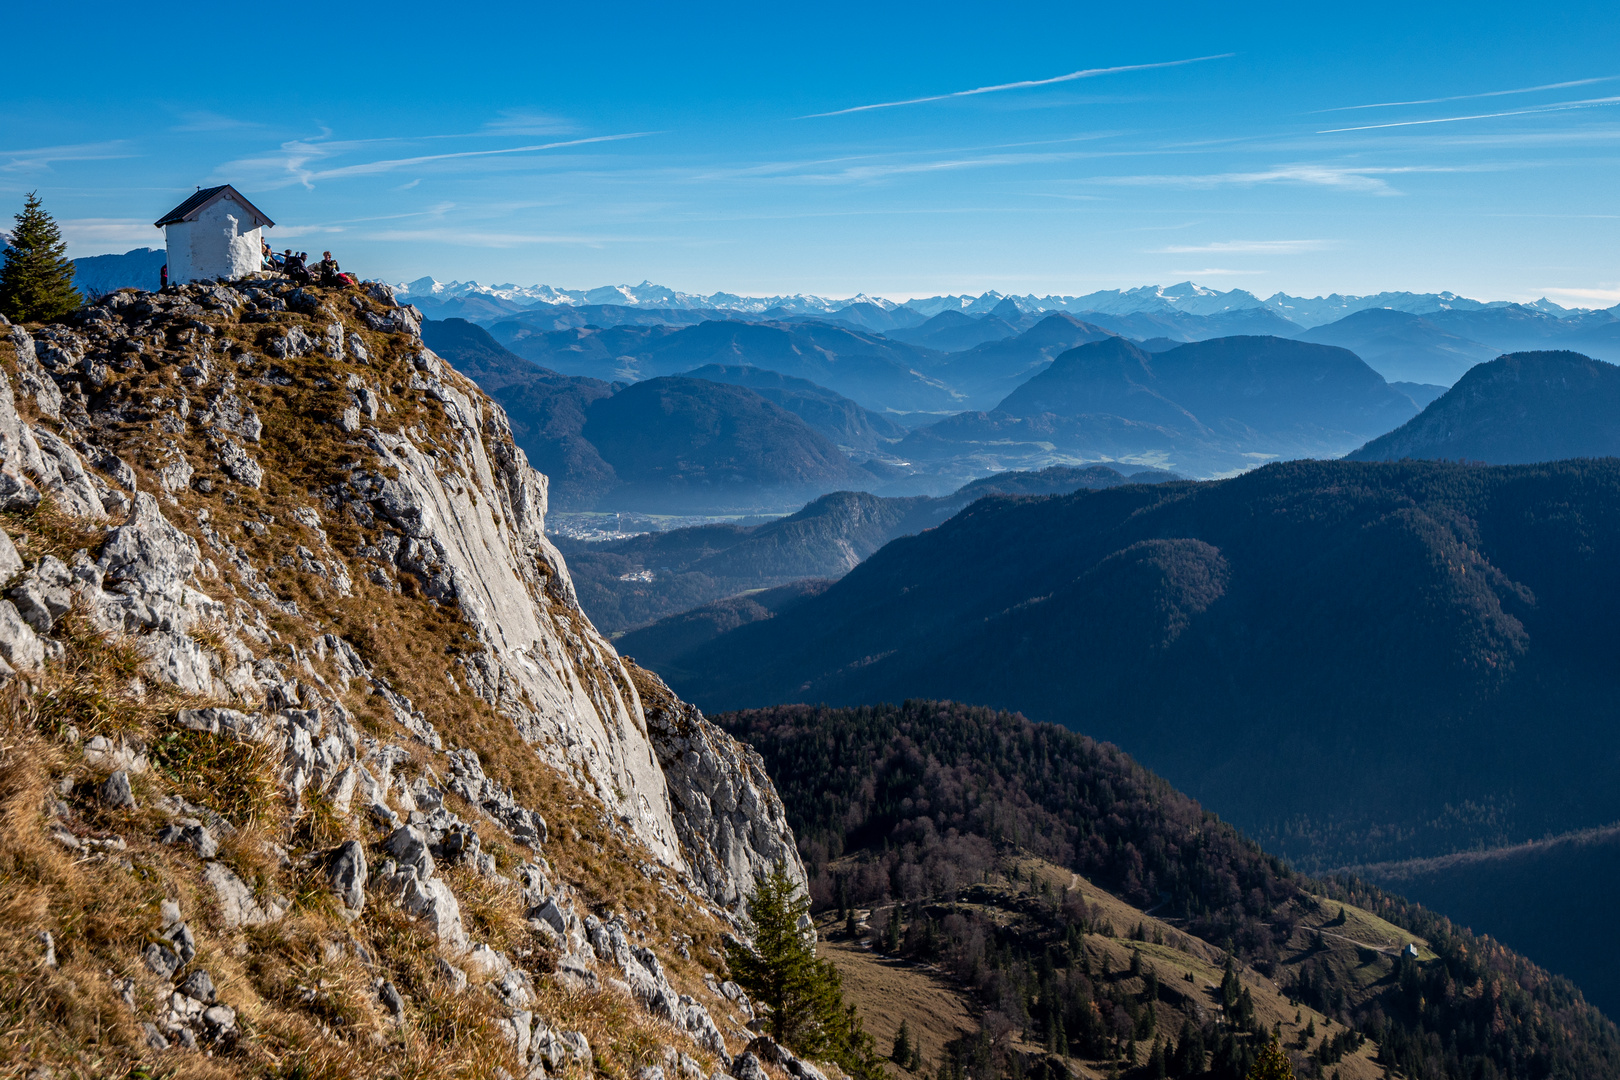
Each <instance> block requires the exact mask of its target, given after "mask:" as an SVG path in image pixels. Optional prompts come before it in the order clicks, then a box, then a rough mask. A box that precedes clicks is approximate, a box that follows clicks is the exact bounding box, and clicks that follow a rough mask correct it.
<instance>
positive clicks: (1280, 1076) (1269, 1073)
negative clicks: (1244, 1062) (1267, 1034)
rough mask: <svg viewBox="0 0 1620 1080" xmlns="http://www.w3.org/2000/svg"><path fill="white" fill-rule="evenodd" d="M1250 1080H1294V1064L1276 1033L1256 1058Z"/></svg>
mask: <svg viewBox="0 0 1620 1080" xmlns="http://www.w3.org/2000/svg"><path fill="white" fill-rule="evenodd" d="M1248 1080H1294V1066H1293V1064H1292V1063H1291V1062H1290V1061H1289V1060H1288V1055H1287V1053H1285V1052H1284V1051H1283V1048H1282V1043H1281V1042H1279V1041H1278V1040H1277V1037H1276V1036H1275V1035H1273V1036H1272V1038H1271V1041H1270V1042H1268V1043H1267V1044H1266V1045H1265V1047H1264V1048H1263V1049H1262V1050H1261V1051H1260V1056H1259V1057H1257V1058H1255V1060H1254V1065H1253V1067H1252V1068H1250V1069H1249V1076H1248Z"/></svg>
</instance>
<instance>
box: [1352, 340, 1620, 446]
mask: <svg viewBox="0 0 1620 1080" xmlns="http://www.w3.org/2000/svg"><path fill="white" fill-rule="evenodd" d="M1617 454H1620V367H1616V366H1615V365H1614V364H1610V363H1606V362H1604V361H1602V360H1593V359H1592V358H1591V357H1587V356H1582V355H1581V354H1580V353H1573V352H1528V353H1512V354H1510V355H1508V356H1501V357H1498V358H1497V359H1495V360H1492V361H1490V362H1489V363H1485V364H1480V365H1478V366H1476V367H1474V368H1472V369H1470V370H1469V372H1468V373H1467V374H1466V375H1464V376H1463V377H1462V378H1461V379H1459V380H1458V381H1457V385H1455V386H1453V387H1452V388H1451V389H1450V390H1449V391H1447V392H1446V393H1445V394H1444V395H1442V396H1441V397H1439V398H1437V399H1436V400H1435V401H1433V402H1432V403H1430V404H1429V406H1428V407H1427V408H1425V409H1424V410H1423V412H1422V413H1420V414H1419V415H1417V416H1415V417H1413V418H1412V419H1411V420H1408V421H1407V422H1406V423H1405V424H1402V425H1401V426H1400V427H1398V428H1396V429H1395V430H1394V431H1391V432H1389V433H1388V434H1387V435H1382V436H1379V437H1378V438H1376V439H1374V440H1372V441H1371V442H1369V443H1368V444H1367V445H1365V446H1363V447H1361V448H1360V449H1359V450H1355V451H1352V452H1351V453H1350V454H1347V455H1346V458H1347V460H1350V461H1396V460H1399V459H1401V458H1436V459H1441V460H1452V461H1455V460H1467V461H1485V462H1489V463H1491V464H1493V465H1518V464H1529V463H1532V462H1537V461H1559V460H1562V459H1564V458H1586V457H1613V456H1614V455H1617Z"/></svg>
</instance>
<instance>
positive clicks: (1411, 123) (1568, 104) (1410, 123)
mask: <svg viewBox="0 0 1620 1080" xmlns="http://www.w3.org/2000/svg"><path fill="white" fill-rule="evenodd" d="M1616 104H1620V97H1603V98H1586V99H1584V100H1581V101H1559V102H1555V103H1553V104H1551V105H1535V106H1532V107H1531V108H1528V109H1509V110H1506V111H1504V112H1493V113H1476V114H1474V115H1472V116H1437V117H1434V118H1432V119H1428V120H1396V121H1392V122H1391V123H1387V124H1360V125H1358V126H1356V127H1342V128H1326V129H1324V130H1322V131H1318V132H1317V134H1318V135H1333V134H1336V133H1338V132H1341V131H1379V130H1382V129H1384V128H1399V127H1423V126H1425V125H1428V124H1455V123H1459V122H1461V121H1463V120H1494V119H1496V118H1497V117H1499V116H1535V115H1538V114H1541V113H1554V112H1569V111H1570V110H1572V109H1595V108H1600V107H1602V106H1604V105H1616Z"/></svg>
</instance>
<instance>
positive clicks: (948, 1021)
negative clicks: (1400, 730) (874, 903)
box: [819, 854, 1434, 1080]
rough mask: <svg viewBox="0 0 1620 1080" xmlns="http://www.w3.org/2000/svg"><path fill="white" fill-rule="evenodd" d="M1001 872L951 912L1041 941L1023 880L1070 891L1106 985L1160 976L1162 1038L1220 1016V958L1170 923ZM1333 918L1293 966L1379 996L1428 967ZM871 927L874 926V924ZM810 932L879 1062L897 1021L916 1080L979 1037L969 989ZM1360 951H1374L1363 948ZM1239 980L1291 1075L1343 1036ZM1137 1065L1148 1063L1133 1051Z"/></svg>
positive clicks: (1014, 1037) (1365, 1075)
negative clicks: (915, 1046)
mask: <svg viewBox="0 0 1620 1080" xmlns="http://www.w3.org/2000/svg"><path fill="white" fill-rule="evenodd" d="M1002 869H1003V870H1005V871H1007V872H1008V873H1007V874H1006V875H1002V876H998V877H997V879H996V884H995V886H994V887H993V888H990V889H986V890H983V892H982V895H981V898H980V899H979V901H978V902H972V903H959V904H956V905H952V906H953V907H956V908H958V909H960V910H975V911H979V912H985V913H989V914H991V915H992V916H993V917H994V918H995V919H996V920H997V921H998V922H1000V923H1001V924H1002V925H1004V926H1006V927H1009V928H1013V929H1015V930H1019V931H1021V932H1024V933H1030V934H1035V935H1038V934H1039V930H1038V928H1037V927H1036V925H1034V924H1033V923H1032V922H1031V921H1029V920H1027V919H1025V918H1024V917H1023V916H1022V915H1021V913H1020V909H1021V908H1025V907H1027V906H1028V905H1030V904H1031V903H1035V902H1038V897H1039V892H1038V886H1031V884H1030V878H1031V876H1032V875H1033V876H1034V878H1035V879H1036V880H1037V881H1044V882H1046V883H1047V885H1048V887H1049V889H1050V890H1051V893H1052V894H1054V895H1062V894H1063V893H1065V892H1070V891H1075V890H1078V891H1079V892H1080V893H1081V894H1082V895H1083V896H1084V898H1085V900H1086V902H1087V903H1088V904H1089V905H1090V906H1091V908H1092V909H1093V910H1094V911H1095V912H1096V914H1097V918H1098V921H1099V922H1106V923H1108V924H1109V925H1110V926H1111V927H1112V928H1113V931H1114V933H1113V934H1090V935H1087V937H1086V949H1087V951H1088V953H1089V955H1090V963H1091V964H1092V966H1093V967H1094V968H1095V969H1098V970H1101V969H1102V968H1103V966H1104V963H1105V958H1106V964H1107V966H1108V968H1109V969H1110V970H1112V971H1113V972H1115V973H1116V978H1115V979H1114V980H1113V982H1114V983H1115V984H1116V985H1119V986H1121V987H1122V988H1124V989H1126V990H1127V991H1128V992H1135V993H1140V991H1141V990H1142V988H1143V980H1142V978H1140V977H1136V978H1131V977H1129V976H1127V975H1126V972H1127V971H1128V970H1129V967H1130V963H1131V953H1132V952H1133V951H1135V952H1139V953H1140V954H1141V958H1142V959H1141V963H1142V970H1143V972H1144V974H1145V973H1146V972H1147V971H1154V972H1156V973H1157V976H1158V981H1159V985H1160V987H1161V990H1160V1001H1159V1004H1158V1005H1157V1006H1156V1010H1157V1012H1158V1022H1157V1027H1158V1030H1159V1031H1160V1032H1163V1033H1168V1034H1169V1035H1170V1036H1172V1037H1174V1035H1175V1034H1176V1033H1177V1032H1179V1031H1180V1030H1181V1026H1182V1022H1183V1020H1184V1019H1186V1018H1188V1017H1193V1018H1195V1020H1196V1019H1197V1018H1200V1017H1202V1016H1205V1015H1211V1014H1218V1013H1219V1012H1220V995H1219V990H1220V984H1221V976H1222V972H1223V965H1224V963H1225V959H1224V954H1223V953H1222V952H1221V950H1220V949H1218V948H1216V947H1214V946H1212V945H1209V944H1208V943H1206V942H1204V941H1201V940H1199V939H1198V938H1195V937H1192V936H1190V935H1188V934H1186V933H1184V932H1182V931H1181V930H1180V929H1178V928H1177V925H1176V921H1165V920H1161V919H1158V918H1155V917H1154V916H1152V915H1146V914H1144V913H1143V912H1142V910H1141V909H1140V908H1137V907H1135V906H1133V905H1131V904H1128V903H1126V902H1125V901H1123V900H1121V899H1119V898H1118V897H1116V896H1113V895H1111V894H1110V893H1108V892H1106V891H1105V890H1102V889H1099V888H1097V887H1096V886H1095V885H1094V884H1093V883H1092V882H1090V881H1088V880H1086V879H1085V878H1082V877H1080V876H1079V875H1077V874H1074V873H1072V872H1070V871H1067V870H1065V869H1063V868H1062V867H1059V866H1054V865H1053V864H1052V863H1049V862H1047V861H1045V860H1042V859H1037V858H1034V857H1033V856H1028V855H1016V854H1015V855H1013V856H1012V857H1010V858H1008V859H1007V860H1006V861H1005V862H1004V863H1003V866H1002ZM1339 906H1340V905H1338V904H1337V903H1330V904H1328V905H1327V906H1325V907H1324V909H1323V912H1321V913H1320V914H1318V915H1315V916H1313V917H1312V919H1311V920H1307V921H1305V922H1302V923H1301V925H1300V928H1299V930H1298V931H1297V934H1296V939H1295V945H1296V947H1297V951H1298V953H1299V954H1300V956H1302V957H1303V956H1305V955H1312V956H1315V957H1316V958H1317V959H1318V960H1321V959H1323V958H1327V959H1328V960H1329V961H1330V962H1331V963H1333V964H1334V965H1335V966H1336V967H1337V968H1338V969H1339V970H1341V971H1342V972H1343V973H1344V975H1345V977H1346V979H1347V980H1354V981H1355V982H1357V983H1358V984H1360V985H1362V986H1363V987H1364V988H1365V989H1366V990H1369V991H1370V990H1375V989H1378V988H1380V987H1381V986H1383V985H1385V984H1387V982H1388V981H1389V980H1390V979H1391V978H1392V973H1393V970H1394V953H1395V952H1396V951H1398V949H1399V948H1400V947H1401V946H1404V945H1405V944H1406V943H1407V942H1409V941H1410V942H1414V943H1416V944H1418V945H1419V946H1420V956H1422V957H1423V958H1425V959H1433V957H1434V953H1433V952H1432V951H1431V950H1429V949H1428V948H1427V945H1426V943H1424V942H1423V941H1422V939H1420V938H1417V937H1415V936H1413V935H1411V934H1409V933H1406V932H1405V931H1402V930H1400V929H1399V928H1397V927H1394V926H1392V925H1391V924H1389V923H1387V922H1385V921H1384V920H1382V919H1380V918H1378V916H1376V915H1374V914H1373V913H1371V912H1369V911H1365V910H1363V909H1361V908H1357V907H1355V906H1354V905H1346V906H1345V907H1344V912H1345V919H1346V921H1345V923H1344V924H1340V923H1338V921H1337V913H1338V910H1339ZM867 913H868V912H867V911H865V910H863V911H862V912H861V914H863V915H865V914H867ZM878 918H879V920H880V921H881V914H879V916H878ZM819 926H820V927H821V932H822V954H823V955H824V956H826V957H828V958H830V959H831V960H832V961H833V962H834V963H835V964H836V965H837V966H838V969H839V971H840V973H842V974H843V976H844V989H845V992H846V993H848V994H849V995H850V997H851V999H852V1000H854V1001H855V1002H856V1003H857V1004H859V1006H860V1008H861V1011H862V1014H863V1015H864V1017H865V1019H866V1026H867V1030H868V1031H869V1032H871V1033H872V1035H873V1036H874V1037H875V1038H876V1039H877V1042H878V1047H879V1049H880V1051H887V1050H888V1048H889V1047H890V1046H891V1045H892V1044H893V1041H894V1036H895V1032H896V1031H897V1030H898V1029H899V1026H900V1022H901V1020H905V1021H906V1023H907V1024H908V1026H909V1027H910V1029H911V1031H912V1032H913V1033H915V1035H916V1037H917V1039H918V1041H919V1042H920V1043H921V1045H922V1051H923V1066H924V1069H925V1070H927V1071H929V1072H932V1071H933V1070H934V1069H935V1068H936V1067H937V1065H938V1063H939V1062H940V1061H941V1060H942V1056H943V1052H944V1050H945V1047H946V1045H947V1044H948V1043H950V1042H951V1041H952V1040H955V1039H958V1038H960V1037H961V1036H963V1035H967V1036H969V1037H970V1038H971V1037H972V1036H973V1035H974V1034H976V1033H977V1031H978V1029H979V1026H980V1019H981V1017H982V1014H983V1008H982V1006H981V1005H980V1004H979V1003H978V1002H977V1001H976V1000H975V998H974V996H973V994H972V993H971V991H970V988H968V987H966V986H963V985H962V984H960V983H957V982H955V981H954V980H952V979H951V977H950V976H949V974H948V973H946V972H944V971H942V970H941V969H939V968H937V967H933V966H930V965H923V964H919V963H916V962H914V961H910V960H906V959H904V958H901V957H895V956H889V955H885V954H884V953H882V952H881V951H877V950H874V949H873V948H872V947H871V937H870V935H867V934H863V935H862V936H860V937H859V938H855V939H852V938H850V937H848V936H847V934H845V933H844V925H843V923H842V922H841V921H839V920H838V919H837V918H836V917H834V916H832V915H824V916H823V917H822V918H821V920H820V922H819ZM1137 926H1141V927H1142V928H1143V930H1144V932H1145V935H1146V937H1147V940H1145V941H1134V940H1130V939H1128V938H1127V937H1125V936H1124V935H1125V934H1127V933H1129V932H1130V931H1131V930H1133V929H1134V928H1135V927H1137ZM1318 927H1320V928H1323V930H1324V934H1325V935H1329V936H1330V937H1329V941H1328V946H1327V949H1326V950H1325V951H1321V950H1315V949H1313V947H1312V945H1311V942H1310V932H1311V931H1312V930H1313V929H1316V928H1318ZM1115 935H1119V936H1115ZM1160 939H1162V940H1160ZM1357 942H1360V943H1363V944H1366V945H1372V946H1375V948H1374V949H1365V948H1361V947H1358V945H1357ZM1189 975H1190V976H1192V978H1191V979H1190V980H1189V979H1188V978H1187V976H1189ZM1239 976H1240V978H1241V979H1242V980H1243V984H1244V985H1245V986H1247V987H1248V988H1249V990H1250V992H1251V994H1253V996H1254V1003H1255V1013H1256V1016H1257V1017H1258V1018H1259V1020H1260V1022H1261V1023H1262V1024H1263V1025H1264V1026H1265V1027H1267V1028H1270V1027H1272V1026H1273V1025H1276V1024H1281V1025H1282V1033H1283V1041H1284V1043H1285V1044H1289V1045H1290V1048H1291V1050H1292V1052H1293V1056H1294V1058H1295V1060H1296V1063H1297V1064H1299V1065H1301V1066H1303V1065H1304V1062H1305V1057H1306V1055H1305V1054H1304V1053H1303V1052H1301V1050H1302V1048H1301V1047H1300V1045H1299V1041H1300V1039H1301V1038H1302V1037H1303V1034H1304V1031H1305V1028H1306V1026H1307V1024H1310V1025H1314V1028H1315V1031H1316V1036H1317V1038H1316V1040H1314V1041H1312V1043H1311V1046H1312V1047H1313V1048H1314V1047H1315V1046H1316V1045H1319V1043H1320V1039H1321V1037H1322V1036H1324V1035H1331V1034H1336V1033H1338V1032H1341V1031H1343V1030H1344V1026H1343V1024H1342V1023H1336V1022H1335V1021H1334V1019H1333V1018H1331V1017H1329V1016H1327V1015H1325V1014H1323V1013H1322V1012H1319V1011H1317V1010H1315V1009H1312V1008H1310V1007H1309V1006H1306V1005H1302V1004H1300V1003H1298V1002H1296V1001H1293V1000H1291V999H1290V997H1289V996H1288V994H1287V993H1286V991H1285V990H1284V989H1282V988H1281V987H1284V986H1286V984H1287V979H1286V976H1285V974H1284V973H1276V974H1274V975H1273V976H1271V977H1268V976H1266V975H1264V974H1262V973H1260V972H1258V971H1256V970H1254V969H1253V968H1247V967H1245V968H1243V969H1241V970H1240V973H1239ZM942 995H944V997H943V998H942ZM1296 1016H1297V1017H1298V1020H1297V1021H1296V1019H1295V1017H1296ZM1008 1045H1009V1046H1012V1047H1015V1048H1016V1049H1017V1050H1019V1051H1020V1052H1022V1053H1023V1054H1025V1055H1030V1056H1032V1057H1037V1058H1038V1057H1040V1056H1042V1055H1044V1054H1045V1052H1046V1051H1045V1048H1044V1047H1042V1046H1040V1045H1038V1044H1036V1043H1032V1042H1029V1041H1027V1040H1025V1039H1023V1038H1022V1037H1021V1036H1019V1035H1018V1034H1017V1033H1011V1034H1010V1035H1009V1036H1008ZM1141 1053H1145V1051H1139V1054H1141ZM1377 1055H1378V1047H1377V1044H1375V1043H1368V1044H1366V1045H1365V1046H1363V1047H1362V1048H1361V1049H1360V1050H1358V1051H1356V1052H1355V1053H1353V1054H1350V1055H1349V1056H1347V1057H1346V1058H1344V1059H1343V1060H1341V1061H1340V1062H1338V1063H1336V1064H1335V1065H1333V1066H1331V1067H1330V1071H1331V1069H1338V1070H1339V1071H1340V1075H1341V1077H1342V1080H1372V1078H1374V1077H1378V1076H1381V1075H1383V1066H1381V1065H1378V1064H1376V1062H1375V1059H1376V1057H1377ZM1138 1060H1139V1061H1140V1060H1141V1058H1140V1056H1139V1059H1138ZM1112 1065H1113V1063H1112V1062H1110V1061H1108V1060H1106V1059H1095V1060H1071V1062H1070V1066H1071V1068H1074V1069H1075V1070H1076V1071H1077V1073H1078V1075H1080V1076H1087V1077H1102V1076H1107V1075H1108V1074H1109V1070H1110V1067H1111V1066H1112ZM890 1071H891V1072H892V1073H893V1074H894V1075H896V1076H898V1077H905V1076H910V1075H920V1074H912V1073H911V1072H910V1070H905V1069H901V1068H899V1067H897V1066H893V1065H891V1066H890Z"/></svg>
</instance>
